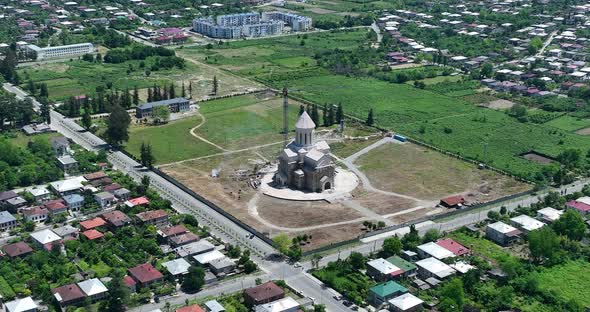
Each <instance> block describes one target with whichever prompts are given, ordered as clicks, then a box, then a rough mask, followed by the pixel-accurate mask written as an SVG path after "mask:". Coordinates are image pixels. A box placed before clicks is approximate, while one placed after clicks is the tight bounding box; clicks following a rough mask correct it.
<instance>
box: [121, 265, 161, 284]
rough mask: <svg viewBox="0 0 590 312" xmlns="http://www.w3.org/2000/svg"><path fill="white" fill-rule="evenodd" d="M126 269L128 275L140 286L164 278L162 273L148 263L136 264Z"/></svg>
mask: <svg viewBox="0 0 590 312" xmlns="http://www.w3.org/2000/svg"><path fill="white" fill-rule="evenodd" d="M127 271H129V275H130V276H131V277H132V278H133V279H134V280H135V281H136V282H137V284H138V285H139V286H141V287H145V286H149V285H151V284H153V283H156V282H159V281H161V280H162V279H163V278H164V275H162V273H160V271H158V270H156V268H154V267H153V266H152V265H151V264H149V263H145V264H141V265H138V266H136V267H133V268H131V269H129V270H127Z"/></svg>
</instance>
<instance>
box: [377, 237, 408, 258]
mask: <svg viewBox="0 0 590 312" xmlns="http://www.w3.org/2000/svg"><path fill="white" fill-rule="evenodd" d="M402 248H403V245H402V241H401V240H400V239H399V238H398V237H397V236H392V237H388V238H386V239H385V240H384V241H383V249H382V250H381V253H380V256H381V257H382V258H388V257H391V256H395V255H399V254H400V253H401V251H402Z"/></svg>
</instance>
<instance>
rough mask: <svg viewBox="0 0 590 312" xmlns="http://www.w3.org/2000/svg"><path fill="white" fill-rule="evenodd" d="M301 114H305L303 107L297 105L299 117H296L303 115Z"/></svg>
mask: <svg viewBox="0 0 590 312" xmlns="http://www.w3.org/2000/svg"><path fill="white" fill-rule="evenodd" d="M303 112H305V106H303V104H301V105H299V115H298V116H301V115H303Z"/></svg>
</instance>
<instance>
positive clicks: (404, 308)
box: [388, 293, 424, 312]
mask: <svg viewBox="0 0 590 312" xmlns="http://www.w3.org/2000/svg"><path fill="white" fill-rule="evenodd" d="M388 303H389V310H390V311H392V312H415V311H421V310H422V305H423V304H424V301H422V299H420V298H418V297H416V296H414V295H412V294H410V293H405V294H403V295H401V296H399V297H395V298H393V299H391V300H389V301H388Z"/></svg>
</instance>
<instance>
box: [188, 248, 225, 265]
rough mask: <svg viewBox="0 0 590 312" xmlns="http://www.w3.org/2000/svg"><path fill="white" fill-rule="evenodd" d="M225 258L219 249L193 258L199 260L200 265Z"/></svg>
mask: <svg viewBox="0 0 590 312" xmlns="http://www.w3.org/2000/svg"><path fill="white" fill-rule="evenodd" d="M223 258H225V255H224V254H222V253H221V251H219V250H217V249H214V250H212V251H209V252H205V253H202V254H198V255H196V256H193V259H195V261H197V263H199V264H200V265H206V264H209V262H211V261H215V260H218V259H223Z"/></svg>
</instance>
